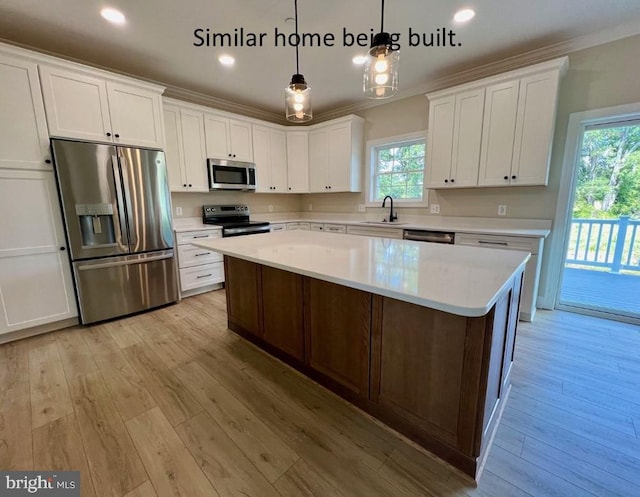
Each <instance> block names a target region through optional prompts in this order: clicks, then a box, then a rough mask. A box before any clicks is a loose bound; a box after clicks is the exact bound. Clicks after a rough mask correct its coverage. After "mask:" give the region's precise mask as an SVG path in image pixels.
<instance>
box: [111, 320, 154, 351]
mask: <svg viewBox="0 0 640 497" xmlns="http://www.w3.org/2000/svg"><path fill="white" fill-rule="evenodd" d="M143 319H145V318H144V317H142V316H134V317H128V318H124V319H121V320H119V321H115V322H113V323H112V325H111V326H109V327H107V329H108V330H109V334H110V335H111V338H113V340H114V342H116V344H117V345H118V347H120V348H121V349H124V348H125V347H129V346H130V345H134V344H136V343H140V342H142V337H141V336H140V335H139V334H138V331H137V328H138V326H139V325H138V324H137V323H139V322H140V321H142V320H143Z"/></svg>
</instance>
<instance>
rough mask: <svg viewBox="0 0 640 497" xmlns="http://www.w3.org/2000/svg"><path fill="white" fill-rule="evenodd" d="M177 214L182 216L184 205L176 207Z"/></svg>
mask: <svg viewBox="0 0 640 497" xmlns="http://www.w3.org/2000/svg"><path fill="white" fill-rule="evenodd" d="M176 216H182V207H180V206H178V207H176Z"/></svg>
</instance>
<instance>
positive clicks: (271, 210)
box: [269, 204, 273, 212]
mask: <svg viewBox="0 0 640 497" xmlns="http://www.w3.org/2000/svg"><path fill="white" fill-rule="evenodd" d="M269 212H273V205H271V204H269Z"/></svg>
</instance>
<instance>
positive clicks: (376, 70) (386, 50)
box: [363, 0, 400, 98]
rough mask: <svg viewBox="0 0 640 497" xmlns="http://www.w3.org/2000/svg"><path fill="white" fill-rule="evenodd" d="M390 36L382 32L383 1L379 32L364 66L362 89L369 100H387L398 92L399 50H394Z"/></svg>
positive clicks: (374, 38)
mask: <svg viewBox="0 0 640 497" xmlns="http://www.w3.org/2000/svg"><path fill="white" fill-rule="evenodd" d="M393 47H394V44H393V43H392V40H391V35H390V34H389V33H385V31H384V0H382V15H381V21H380V32H379V33H378V34H377V35H375V36H374V37H373V42H372V43H371V48H370V49H369V53H368V54H367V60H366V62H365V64H364V78H363V89H364V94H365V95H366V96H367V97H369V98H389V97H392V96H393V95H395V94H396V92H397V91H398V63H399V61H400V49H399V48H397V49H395V50H394V48H393Z"/></svg>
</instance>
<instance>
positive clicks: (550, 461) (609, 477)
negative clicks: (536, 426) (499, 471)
mask: <svg viewBox="0 0 640 497" xmlns="http://www.w3.org/2000/svg"><path fill="white" fill-rule="evenodd" d="M522 458H523V459H525V460H527V461H529V462H531V463H533V464H535V465H536V466H539V467H541V468H543V469H545V470H547V471H549V472H550V473H553V474H555V475H556V476H559V477H561V478H563V479H564V480H567V481H568V482H570V483H572V484H573V485H575V486H576V487H580V488H582V489H584V490H587V491H589V492H591V493H592V494H594V495H606V496H607V497H629V496H632V495H634V494H637V492H638V486H637V485H635V484H633V483H631V482H629V481H626V480H623V479H622V478H619V477H617V476H615V475H613V474H611V473H609V472H607V471H604V470H602V469H600V468H599V467H597V466H594V465H592V464H587V463H584V462H583V461H576V460H575V459H574V458H572V457H571V456H570V455H569V454H567V453H566V452H562V451H561V450H558V449H556V448H554V447H552V446H550V445H549V444H545V443H544V442H540V441H539V440H536V439H535V438H532V437H530V438H527V440H526V442H525V445H524V448H523V451H522Z"/></svg>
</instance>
